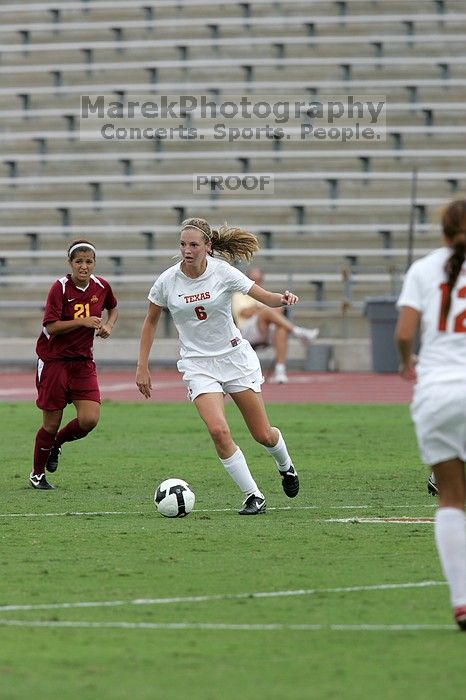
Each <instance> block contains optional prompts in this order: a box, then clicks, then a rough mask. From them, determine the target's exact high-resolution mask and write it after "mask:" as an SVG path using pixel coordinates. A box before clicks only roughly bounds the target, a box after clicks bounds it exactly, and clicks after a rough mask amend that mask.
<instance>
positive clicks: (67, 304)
mask: <svg viewBox="0 0 466 700" xmlns="http://www.w3.org/2000/svg"><path fill="white" fill-rule="evenodd" d="M68 261H69V264H70V267H71V273H69V274H67V275H65V276H64V277H61V278H60V279H58V280H56V281H55V282H54V283H53V285H52V287H51V288H50V291H49V294H48V297H47V302H46V306H45V311H44V318H43V328H42V333H41V334H40V336H39V338H38V340H37V345H36V352H37V355H38V361H37V375H36V386H37V392H38V396H37V401H36V404H37V406H38V408H40V409H42V415H43V422H42V427H41V428H40V429H39V431H38V433H37V435H36V442H35V446H34V466H33V470H32V472H31V474H30V476H29V483H30V484H31V486H32V487H33V488H35V489H43V490H45V489H51V488H53V486H52V485H51V484H49V483H48V481H47V479H46V478H45V469H47V470H48V471H49V472H54V471H56V469H57V467H58V458H59V455H60V452H61V446H62V445H63V443H64V442H70V441H71V440H79V439H80V438H83V437H85V436H86V435H87V434H88V433H89V432H90V431H91V430H92V429H93V428H95V426H96V425H97V423H98V421H99V417H100V391H99V384H98V380H97V373H96V368H95V362H94V360H93V343H94V336H95V335H97V336H99V337H100V338H108V337H109V336H110V334H111V332H112V328H113V326H114V324H115V322H116V320H117V317H118V310H117V300H116V298H115V296H114V294H113V292H112V289H111V287H110V285H109V284H108V282H106V281H105V280H104V279H102V277H96V276H95V275H94V269H95V247H94V245H93V244H92V243H90V242H89V241H86V240H84V239H80V240H77V241H74V242H73V243H72V244H71V245H70V247H69V248H68ZM103 311H105V316H106V318H105V320H104V319H103V318H102V312H103ZM69 403H73V404H74V406H75V408H76V418H74V419H73V420H72V421H70V422H69V423H68V424H67V425H65V427H64V428H62V429H61V430H60V431H59V428H60V423H61V420H62V416H63V409H64V408H65V406H66V405H67V404H69Z"/></svg>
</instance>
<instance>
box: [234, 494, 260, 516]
mask: <svg viewBox="0 0 466 700" xmlns="http://www.w3.org/2000/svg"><path fill="white" fill-rule="evenodd" d="M243 506H244V508H243V509H242V510H240V511H238V513H239V515H262V513H265V498H261V497H260V496H255V495H254V494H253V493H252V494H251V495H250V496H248V497H247V498H246V500H245V501H244V503H243Z"/></svg>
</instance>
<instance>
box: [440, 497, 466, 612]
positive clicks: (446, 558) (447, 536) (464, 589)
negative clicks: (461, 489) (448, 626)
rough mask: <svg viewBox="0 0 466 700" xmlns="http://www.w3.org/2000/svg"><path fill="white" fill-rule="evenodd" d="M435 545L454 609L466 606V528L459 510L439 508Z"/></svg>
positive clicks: (462, 513)
mask: <svg viewBox="0 0 466 700" xmlns="http://www.w3.org/2000/svg"><path fill="white" fill-rule="evenodd" d="M435 544H436V545H437V551H438V555H439V558H440V563H441V564H442V569H443V573H444V575H445V578H446V580H447V583H448V585H449V587H450V599H451V604H452V606H453V607H458V606H460V605H466V526H465V520H464V512H463V511H462V510H460V509H459V508H439V509H438V510H437V512H436V514H435Z"/></svg>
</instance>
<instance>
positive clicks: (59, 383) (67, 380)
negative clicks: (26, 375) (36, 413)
mask: <svg viewBox="0 0 466 700" xmlns="http://www.w3.org/2000/svg"><path fill="white" fill-rule="evenodd" d="M36 387H37V401H36V406H37V407H38V408H40V409H42V410H44V411H58V410H60V409H63V408H65V406H66V405H67V404H69V403H72V402H73V401H96V402H97V403H100V390H99V384H98V381H97V372H96V368H95V362H94V361H93V360H51V361H49V362H42V360H39V361H38V363H37V374H36Z"/></svg>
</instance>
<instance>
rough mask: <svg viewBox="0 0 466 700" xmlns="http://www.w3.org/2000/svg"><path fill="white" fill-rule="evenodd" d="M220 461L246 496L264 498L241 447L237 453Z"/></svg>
mask: <svg viewBox="0 0 466 700" xmlns="http://www.w3.org/2000/svg"><path fill="white" fill-rule="evenodd" d="M220 461H221V463H222V464H223V466H224V467H225V469H226V470H227V472H228V473H229V475H230V476H231V478H232V479H233V481H234V482H235V483H236V484H237V485H238V486H239V488H240V489H241V491H242V492H243V493H244V494H245V495H246V496H250V495H251V494H254V495H255V496H260V497H261V498H264V496H263V494H262V493H261V491H260V490H259V488H258V486H257V484H256V482H255V481H254V479H253V478H252V474H251V472H250V471H249V467H248V464H247V462H246V459H245V457H244V455H243V453H242V452H241V450H240V448H239V447H238V448H237V449H236V452H233V454H232V455H231V457H228V458H227V459H221V460H220Z"/></svg>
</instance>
